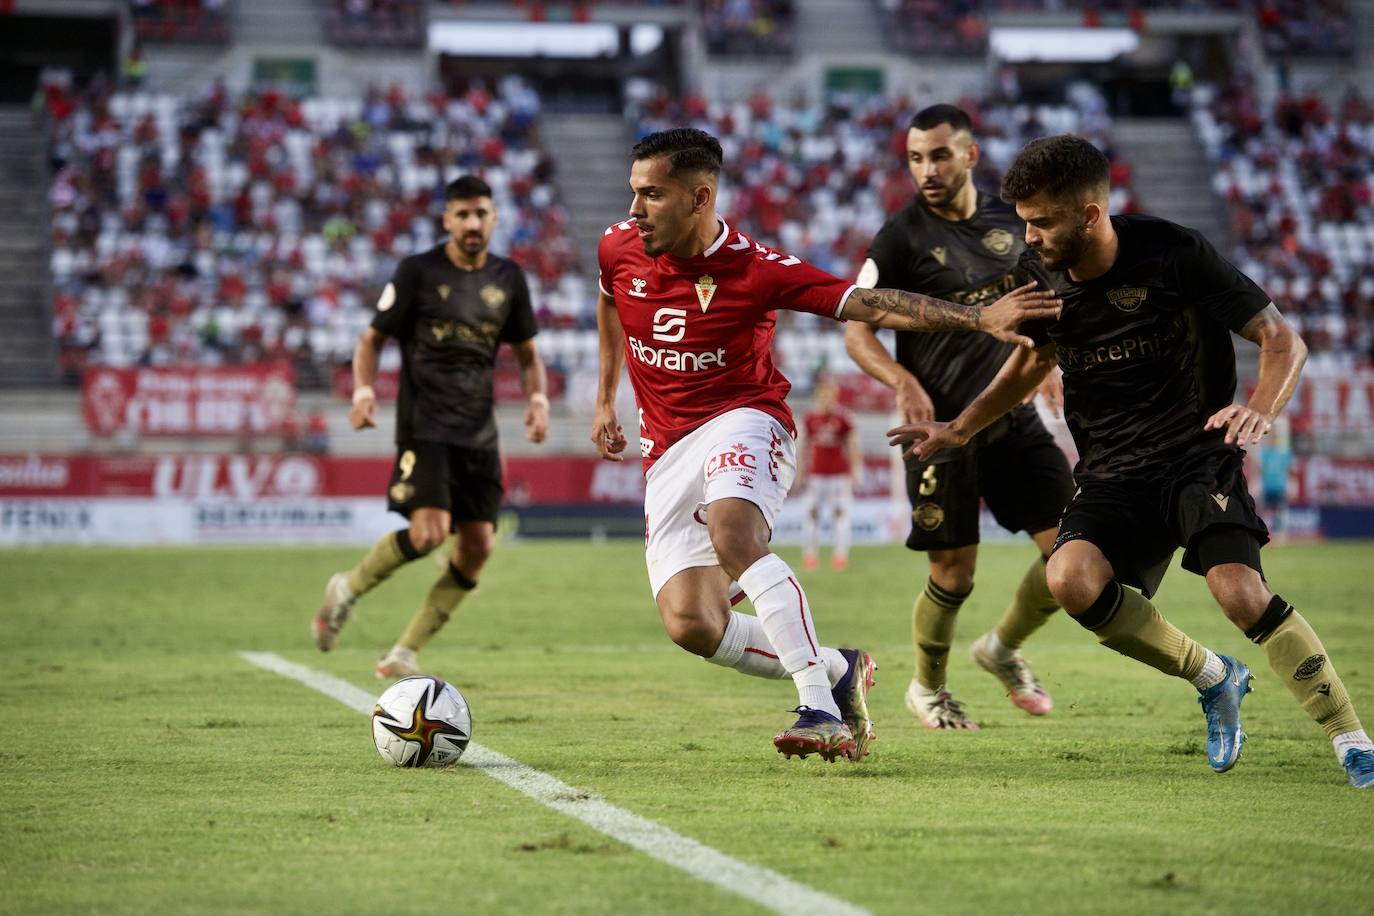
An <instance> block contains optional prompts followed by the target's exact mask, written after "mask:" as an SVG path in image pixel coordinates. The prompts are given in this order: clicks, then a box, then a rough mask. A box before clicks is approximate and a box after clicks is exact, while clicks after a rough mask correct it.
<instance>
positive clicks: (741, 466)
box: [706, 442, 759, 482]
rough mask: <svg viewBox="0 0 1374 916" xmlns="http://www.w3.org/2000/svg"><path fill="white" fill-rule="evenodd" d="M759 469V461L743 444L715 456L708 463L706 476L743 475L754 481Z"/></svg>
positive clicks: (732, 446)
mask: <svg viewBox="0 0 1374 916" xmlns="http://www.w3.org/2000/svg"><path fill="white" fill-rule="evenodd" d="M758 469H759V460H758V458H757V457H755V456H754V453H753V452H751V451H748V449H747V447H746V446H745V445H744V443H742V442H737V443H735V444H734V445H731V446H730V450H729V451H724V452H721V453H720V454H719V455H714V456H712V457H711V458H709V459H707V461H706V476H707V477H708V478H710V477H718V476H720V475H721V474H741V475H744V476H746V477H748V478H749V480H750V482H752V481H753V479H754V478H753V474H754V473H756V472H757V471H758Z"/></svg>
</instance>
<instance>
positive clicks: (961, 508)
mask: <svg viewBox="0 0 1374 916" xmlns="http://www.w3.org/2000/svg"><path fill="white" fill-rule="evenodd" d="M1005 423H1006V426H1005V428H1004V429H1003V430H1000V431H998V434H997V435H996V437H995V438H993V439H992V440H990V441H988V442H985V443H983V444H981V445H979V446H978V447H977V448H974V449H959V450H958V451H955V452H949V453H945V454H944V455H937V456H936V460H935V461H934V462H931V463H924V462H919V461H908V462H907V465H906V495H907V498H908V499H910V500H911V534H910V535H908V536H907V539H906V546H907V547H909V548H911V549H912V550H953V549H954V548H956V547H967V546H969V545H970V544H977V543H978V501H979V499H980V498H981V499H982V500H984V501H985V502H986V503H987V504H988V509H989V511H991V512H992V515H993V517H994V518H996V519H997V524H999V525H1001V526H1002V527H1003V528H1005V529H1007V530H1008V531H1027V532H1030V533H1032V534H1034V533H1035V532H1037V531H1044V530H1046V529H1048V528H1053V527H1054V526H1055V525H1056V524H1058V522H1059V514H1060V513H1061V512H1063V511H1064V506H1065V505H1067V504H1068V501H1069V497H1070V496H1072V495H1073V475H1072V474H1071V473H1070V471H1069V462H1068V459H1066V458H1065V457H1064V453H1063V452H1062V451H1060V449H1059V446H1058V445H1056V444H1055V441H1054V437H1053V436H1051V435H1050V433H1049V430H1047V429H1045V425H1044V424H1043V423H1041V422H1040V417H1039V416H1037V415H1036V413H1035V408H1033V407H1021V408H1017V409H1016V410H1014V411H1012V413H1011V414H1009V415H1008V417H1007V419H1006V421H1005Z"/></svg>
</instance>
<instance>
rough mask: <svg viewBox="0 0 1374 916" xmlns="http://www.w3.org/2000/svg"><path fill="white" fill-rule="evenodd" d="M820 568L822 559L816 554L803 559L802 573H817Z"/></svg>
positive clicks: (809, 554) (810, 554)
mask: <svg viewBox="0 0 1374 916" xmlns="http://www.w3.org/2000/svg"><path fill="white" fill-rule="evenodd" d="M820 566H821V560H820V557H818V556H816V555H815V554H814V553H808V554H807V555H806V556H804V557H802V572H815V571H816V570H817V569H820Z"/></svg>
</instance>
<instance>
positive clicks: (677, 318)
mask: <svg viewBox="0 0 1374 916" xmlns="http://www.w3.org/2000/svg"><path fill="white" fill-rule="evenodd" d="M597 258H598V261H599V263H600V268H601V277H600V285H601V291H602V292H603V293H605V294H606V295H608V296H610V297H612V298H613V299H614V300H615V310H616V313H617V314H618V315H619V316H620V323H621V326H622V327H623V328H624V331H625V363H626V365H627V366H628V368H629V372H630V382H631V384H632V385H633V386H634V391H635V400H636V401H637V402H638V404H639V436H640V453H641V454H642V456H643V458H644V470H645V471H648V469H649V468H650V466H652V465H653V463H654V462H655V461H657V460H658V458H659V456H660V455H662V454H663V453H664V452H665V451H667V450H668V448H669V447H670V446H672V444H673V443H675V442H677V441H678V440H679V439H681V438H682V437H683V436H686V435H687V434H688V433H690V432H692V431H693V430H695V429H697V428H699V427H700V426H702V425H703V424H705V423H706V422H707V421H709V420H712V419H714V418H715V417H718V416H720V415H721V414H723V413H726V412H727V411H731V410H736V409H738V408H741V407H753V408H756V409H758V410H762V411H764V412H766V413H768V414H770V415H772V416H774V417H776V418H777V419H778V420H779V422H781V423H782V424H783V426H785V427H786V428H787V430H788V431H789V432H791V433H792V434H793V435H796V427H795V426H794V425H793V423H792V412H791V411H790V410H789V409H788V407H787V401H786V398H787V392H788V391H790V390H791V388H792V385H791V383H789V382H788V381H787V379H786V378H785V377H784V376H783V374H782V373H781V372H779V371H778V369H777V367H776V366H774V365H773V326H774V318H775V314H774V313H775V310H776V309H791V310H793V311H798V312H811V313H813V314H817V315H827V316H829V317H831V318H836V319H838V318H839V313H840V309H841V308H842V307H843V306H844V301H845V299H846V298H847V297H848V296H849V292H850V291H851V290H853V289H854V286H853V284H851V283H849V282H848V281H846V280H841V279H840V278H838V277H835V276H833V275H831V274H828V273H826V272H825V271H823V270H820V269H819V268H816V267H813V266H811V265H810V264H807V263H806V262H804V261H802V260H801V259H800V258H795V257H790V256H788V255H786V254H783V253H781V252H776V251H772V250H770V249H767V248H764V247H763V246H762V245H759V244H756V243H755V242H754V240H753V239H751V238H749V237H748V236H746V235H745V234H744V233H742V232H739V231H738V230H735V229H731V228H730V227H729V226H728V225H726V224H725V222H724V220H722V221H721V231H720V235H719V236H717V237H716V240H715V242H714V243H713V244H712V245H711V247H710V248H707V249H706V250H705V251H704V252H702V253H701V254H700V255H698V256H697V257H695V258H678V257H674V256H672V255H670V254H663V255H659V256H658V257H656V258H653V257H649V256H648V255H646V254H645V253H644V246H643V245H642V244H641V243H640V241H639V234H638V233H637V232H636V231H635V221H634V220H633V219H631V220H627V221H625V222H623V223H617V224H616V225H614V226H611V227H610V228H609V229H607V230H606V234H605V236H604V237H603V238H602V239H601V245H600V247H599V248H598V250H597Z"/></svg>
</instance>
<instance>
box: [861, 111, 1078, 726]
mask: <svg viewBox="0 0 1374 916" xmlns="http://www.w3.org/2000/svg"><path fill="white" fill-rule="evenodd" d="M979 153H980V150H979V148H978V144H977V143H976V142H974V139H973V134H972V124H971V123H970V121H969V117H968V115H967V114H966V113H965V112H964V111H963V110H961V109H959V108H956V107H955V106H953V105H932V106H931V107H929V108H926V109H924V110H922V111H920V112H918V113H917V114H916V116H915V117H914V118H912V119H911V124H910V126H909V128H908V130H907V167H908V168H909V169H910V170H911V177H912V179H913V180H914V181H915V183H916V187H917V190H918V192H919V193H918V194H917V195H916V196H915V197H914V198H913V199H912V201H911V203H909V204H907V205H906V207H904V208H903V209H902V210H901V211H900V212H899V213H897V214H896V215H895V216H893V217H892V219H890V220H888V221H887V223H886V224H885V225H884V226H883V228H882V230H881V231H879V233H878V234H877V236H875V237H874V239H873V244H872V245H871V246H870V247H869V250H868V258H867V260H866V261H865V262H864V266H863V269H862V270H861V271H860V273H859V280H858V283H859V285H860V286H865V287H873V286H878V285H879V284H882V285H884V286H895V287H898V288H900V289H906V290H911V291H913V292H918V293H926V294H927V295H931V296H940V297H942V298H945V299H950V300H953V301H955V302H962V303H966V304H968V305H971V306H981V305H985V304H987V303H990V302H992V301H993V300H994V299H996V298H997V297H998V296H1000V295H1002V294H1003V293H1004V292H1006V291H1007V290H1009V289H1013V288H1014V287H1016V286H1017V285H1019V284H1018V280H1017V263H1018V261H1019V260H1020V257H1021V252H1022V251H1024V250H1025V243H1024V242H1023V241H1022V240H1021V236H1022V235H1023V233H1024V230H1025V227H1024V225H1023V224H1022V222H1021V220H1019V219H1018V218H1017V216H1016V214H1015V212H1013V210H1012V208H1011V206H1010V205H1008V204H1006V203H1003V202H1002V201H1000V200H998V199H997V198H995V197H992V196H990V195H988V194H984V193H983V192H982V191H979V190H978V189H977V188H976V187H974V184H973V181H972V172H973V168H974V166H976V165H977V164H978V158H979ZM845 338H846V340H845V342H846V345H847V347H848V349H849V353H850V355H851V356H852V357H853V359H854V361H855V362H857V363H858V364H859V365H860V366H861V367H863V369H864V371H865V372H867V373H868V374H869V375H871V376H873V378H875V379H877V380H878V381H880V382H882V383H883V384H885V385H887V386H888V387H890V388H892V389H893V390H894V391H895V392H896V394H897V409H898V411H899V412H900V414H901V418H902V420H903V422H905V423H915V422H919V421H922V420H932V419H933V420H952V419H954V418H955V417H956V416H958V414H959V411H961V410H963V409H964V408H965V407H967V406H968V405H969V403H970V402H971V401H972V400H973V399H974V398H975V397H976V396H977V395H978V393H979V392H980V391H982V390H983V389H984V388H985V387H986V386H987V385H988V383H990V382H991V381H992V379H993V377H994V376H995V375H996V374H997V370H998V369H999V368H1000V367H1001V366H1002V364H1003V363H1004V362H1006V360H1007V357H1008V356H1009V355H1010V354H1011V352H1012V350H1013V349H1015V348H1014V347H1013V346H1012V345H1010V344H1006V343H1002V342H1000V341H997V340H993V339H992V338H990V337H987V336H971V335H967V334H950V333H937V334H911V333H903V332H899V333H898V334H897V341H896V344H897V346H896V355H895V357H894V356H893V355H890V354H889V353H888V351H887V348H886V347H885V346H883V344H882V342H881V341H879V340H878V337H877V334H876V333H875V332H874V330H873V329H872V328H871V327H870V326H869V325H867V324H863V323H861V322H857V321H852V322H850V323H849V324H848V325H847V326H846V328H845ZM1049 381H1050V382H1051V383H1055V382H1057V377H1055V376H1050V379H1049ZM1049 393H1050V394H1051V396H1053V397H1054V401H1053V402H1052V403H1054V404H1055V406H1057V395H1058V387H1057V385H1052V387H1051V390H1050V392H1049ZM906 490H907V497H908V498H909V499H910V501H911V510H912V512H911V533H910V535H909V536H908V537H907V540H906V546H907V547H909V548H910V549H912V550H919V551H925V553H926V557H927V559H928V561H929V563H930V577H929V579H928V581H927V582H926V585H925V587H924V588H923V589H922V590H921V594H920V595H919V597H918V598H917V599H916V603H915V606H914V607H913V608H912V610H911V635H912V640H911V641H912V646H913V649H914V651H915V655H916V670H915V674H914V676H913V677H912V679H911V684H910V685H909V686H908V688H907V692H906V705H907V708H908V709H909V710H911V712H912V714H913V715H915V716H916V719H917V721H919V722H920V723H921V724H923V725H925V726H926V727H927V728H948V729H960V728H963V729H976V728H977V727H978V724H977V722H976V721H974V719H972V718H971V717H970V716H969V715H968V713H966V712H965V711H964V707H963V704H961V703H960V702H959V701H958V700H955V699H954V698H953V697H952V696H951V694H950V691H949V689H948V686H947V685H948V677H947V675H948V672H947V671H946V660H947V658H948V655H949V649H950V644H951V642H952V641H953V639H954V623H955V618H956V616H957V615H958V613H959V608H960V607H961V606H962V605H963V603H964V602H965V601H966V600H967V599H968V597H969V593H970V592H972V590H973V575H974V569H975V567H976V565H977V561H978V541H979V531H978V528H979V526H978V517H979V503H980V501H982V502H986V503H987V506H988V509H989V510H990V511H991V512H992V514H993V516H994V517H995V518H996V519H997V521H998V523H999V524H1001V525H1002V527H1004V528H1006V529H1007V530H1008V531H1013V532H1015V531H1025V532H1027V533H1028V534H1029V535H1030V536H1031V539H1032V540H1033V541H1034V542H1035V545H1036V546H1037V547H1038V548H1039V552H1040V555H1039V556H1037V557H1036V558H1035V560H1034V561H1033V562H1032V563H1031V564H1030V568H1029V569H1027V570H1026V573H1025V575H1024V576H1023V577H1022V579H1021V582H1020V584H1019V585H1018V586H1017V588H1016V591H1015V593H1014V594H1013V596H1012V600H1011V603H1010V605H1009V606H1008V607H1007V610H1006V612H1005V613H1004V614H1003V615H1002V619H1001V621H1000V622H999V623H998V624H997V626H996V628H994V629H992V630H990V631H988V632H987V633H985V634H983V635H982V636H981V637H979V638H978V639H977V640H975V641H974V643H973V645H972V647H971V655H972V656H973V660H974V662H975V663H977V664H978V665H979V666H980V667H981V668H983V669H984V670H986V671H988V672H989V673H991V674H993V675H994V676H996V677H997V678H998V680H1000V681H1001V682H1002V685H1003V687H1005V688H1006V690H1007V695H1008V696H1009V697H1010V698H1011V701H1012V702H1013V703H1014V704H1016V706H1018V707H1020V708H1021V709H1023V710H1025V711H1026V712H1028V713H1030V714H1031V715H1036V716H1043V715H1045V714H1046V713H1048V712H1049V711H1050V709H1051V708H1052V706H1053V703H1052V701H1051V700H1050V696H1049V694H1048V693H1047V692H1046V691H1045V689H1044V688H1043V687H1042V686H1041V685H1040V682H1039V681H1038V680H1037V679H1036V678H1035V676H1034V675H1033V674H1032V673H1031V670H1030V665H1029V664H1027V662H1026V660H1025V659H1024V658H1023V657H1022V656H1021V652H1020V648H1021V645H1022V644H1023V643H1024V642H1025V640H1026V639H1027V638H1028V637H1029V636H1030V635H1031V634H1032V633H1034V632H1035V631H1036V630H1037V629H1039V628H1040V627H1041V626H1043V625H1044V623H1045V621H1047V620H1048V619H1049V617H1050V616H1051V615H1052V614H1053V613H1054V612H1055V611H1057V610H1059V605H1058V603H1057V602H1056V601H1055V600H1054V598H1053V597H1052V596H1051V595H1050V592H1049V587H1048V586H1047V585H1046V584H1045V561H1046V559H1047V558H1048V557H1049V555H1050V550H1051V548H1053V546H1054V538H1055V535H1056V533H1057V532H1058V530H1059V513H1060V512H1061V511H1063V508H1064V505H1065V504H1066V503H1067V502H1068V501H1069V497H1070V496H1071V495H1072V494H1073V483H1072V478H1071V476H1070V474H1069V464H1068V461H1066V460H1065V458H1064V453H1063V452H1061V451H1060V450H1059V447H1058V446H1057V445H1055V442H1054V438H1053V437H1052V436H1051V435H1050V433H1049V432H1048V431H1047V430H1046V429H1045V427H1044V425H1043V424H1042V423H1041V422H1040V417H1039V415H1038V414H1037V413H1036V411H1035V408H1034V407H1033V406H1031V405H1030V404H1023V405H1021V406H1020V407H1017V408H1016V409H1015V410H1013V411H1011V412H1010V413H1009V414H1008V415H1007V416H1005V417H1003V418H1001V419H999V420H997V421H996V422H994V423H993V424H991V425H990V426H989V427H988V428H987V429H986V430H983V431H982V432H981V433H979V435H978V436H977V437H976V438H975V439H973V440H972V441H970V442H969V443H968V445H966V446H965V447H964V448H961V449H959V450H957V451H952V452H945V453H942V454H939V455H936V456H934V457H933V458H932V459H931V460H930V461H921V460H918V459H915V458H908V459H907V460H906Z"/></svg>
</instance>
